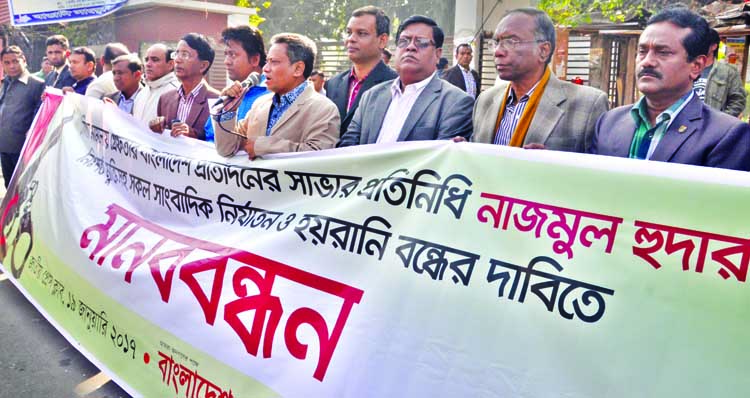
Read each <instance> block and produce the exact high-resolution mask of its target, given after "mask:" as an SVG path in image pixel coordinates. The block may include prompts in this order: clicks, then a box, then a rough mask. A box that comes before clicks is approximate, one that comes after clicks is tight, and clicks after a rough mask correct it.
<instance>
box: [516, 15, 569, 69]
mask: <svg viewBox="0 0 750 398" xmlns="http://www.w3.org/2000/svg"><path fill="white" fill-rule="evenodd" d="M511 14H524V15H528V16H530V17H532V18H534V22H535V23H536V26H535V27H534V38H535V39H536V40H541V41H546V42H548V43H549V45H550V51H549V55H548V56H547V59H546V60H545V63H546V64H549V63H550V61H551V60H552V56H553V55H554V54H555V44H557V34H556V33H555V24H554V23H553V22H552V19H550V17H549V15H547V13H546V12H544V11H541V10H537V9H536V8H528V7H525V8H516V9H514V10H510V11H508V14H507V15H511Z"/></svg>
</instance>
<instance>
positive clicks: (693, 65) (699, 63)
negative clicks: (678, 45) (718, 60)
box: [690, 55, 707, 81]
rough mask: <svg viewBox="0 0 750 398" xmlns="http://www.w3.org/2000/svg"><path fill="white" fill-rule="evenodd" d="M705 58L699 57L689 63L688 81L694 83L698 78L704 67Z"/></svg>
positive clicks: (703, 56)
mask: <svg viewBox="0 0 750 398" xmlns="http://www.w3.org/2000/svg"><path fill="white" fill-rule="evenodd" d="M706 58H707V57H706V56H705V55H699V56H697V57H695V59H694V60H692V61H690V79H691V80H693V81H695V79H697V78H698V76H700V75H701V72H703V68H705V67H706Z"/></svg>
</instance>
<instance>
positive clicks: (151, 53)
mask: <svg viewBox="0 0 750 398" xmlns="http://www.w3.org/2000/svg"><path fill="white" fill-rule="evenodd" d="M146 56H147V57H157V58H164V57H166V56H167V47H165V46H159V45H156V46H151V47H149V49H148V50H146Z"/></svg>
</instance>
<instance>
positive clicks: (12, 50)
mask: <svg viewBox="0 0 750 398" xmlns="http://www.w3.org/2000/svg"><path fill="white" fill-rule="evenodd" d="M5 54H16V56H19V57H21V58H23V59H26V56H25V55H23V50H21V47H18V46H8V47H5V48H3V50H2V51H0V58H2V57H3V56H4V55H5Z"/></svg>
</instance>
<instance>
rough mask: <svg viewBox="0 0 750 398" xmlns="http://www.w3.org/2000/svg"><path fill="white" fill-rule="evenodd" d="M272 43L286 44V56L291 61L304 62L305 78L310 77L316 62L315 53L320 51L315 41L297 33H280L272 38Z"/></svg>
mask: <svg viewBox="0 0 750 398" xmlns="http://www.w3.org/2000/svg"><path fill="white" fill-rule="evenodd" d="M271 44H272V45H273V44H286V56H287V57H289V62H290V63H295V62H299V61H302V62H304V63H305V71H304V72H303V75H304V77H305V79H307V78H308V77H310V75H311V74H312V71H313V65H314V64H315V53H317V52H318V48H317V46H315V42H314V41H312V40H310V38H309V37H307V36H303V35H300V34H297V33H279V34H277V35H275V36H273V37H272V38H271Z"/></svg>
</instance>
